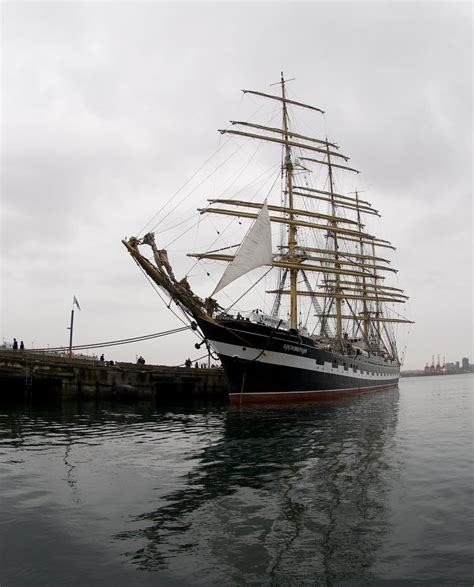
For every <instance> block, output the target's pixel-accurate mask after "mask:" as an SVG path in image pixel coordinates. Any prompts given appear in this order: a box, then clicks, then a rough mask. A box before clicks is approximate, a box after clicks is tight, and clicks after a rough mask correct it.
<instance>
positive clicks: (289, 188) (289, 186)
mask: <svg viewBox="0 0 474 587" xmlns="http://www.w3.org/2000/svg"><path fill="white" fill-rule="evenodd" d="M280 83H281V97H282V100H283V131H284V134H283V137H284V141H285V147H284V151H285V158H284V163H283V168H284V170H285V178H286V192H287V195H288V208H289V212H288V218H289V220H291V221H294V212H293V209H294V202H293V161H292V158H291V147H290V144H289V134H288V131H289V121H288V109H287V106H286V91H285V79H284V77H283V72H282V73H281V81H280ZM296 236H297V228H296V225H295V224H293V222H290V224H289V227H288V253H289V257H290V258H294V257H295V251H296V247H297V245H298V242H297V239H296ZM289 271H290V327H291V328H294V329H297V328H298V294H297V283H298V269H294V268H291V269H290V270H289Z"/></svg>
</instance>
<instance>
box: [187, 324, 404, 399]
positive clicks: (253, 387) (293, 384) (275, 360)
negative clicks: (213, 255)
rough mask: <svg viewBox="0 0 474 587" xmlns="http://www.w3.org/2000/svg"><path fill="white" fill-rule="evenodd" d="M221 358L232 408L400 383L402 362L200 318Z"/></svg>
mask: <svg viewBox="0 0 474 587" xmlns="http://www.w3.org/2000/svg"><path fill="white" fill-rule="evenodd" d="M197 321H198V324H199V326H200V328H201V330H202V331H203V333H204V336H205V337H206V339H207V340H208V342H209V343H210V345H211V346H212V347H213V349H214V350H215V352H216V353H217V354H218V356H219V358H220V360H221V362H222V365H223V367H224V370H225V373H226V377H227V382H228V385H229V397H230V400H231V402H233V403H241V402H270V401H271V402H274V401H306V400H314V399H328V398H334V397H338V396H342V395H352V394H358V393H365V392H369V391H376V390H380V389H387V388H389V387H394V386H396V385H397V384H398V379H399V374H400V367H399V364H398V363H394V362H390V361H384V360H383V359H382V358H380V357H366V356H362V355H358V356H354V355H353V354H352V355H341V354H337V353H334V352H331V351H327V350H323V349H321V348H317V347H315V345H314V343H313V341H312V339H310V338H306V337H302V336H300V335H298V334H297V333H291V332H287V331H277V330H275V329H274V328H270V327H268V326H264V325H260V324H254V323H252V322H249V321H245V320H231V319H229V320H225V321H222V323H219V324H216V323H212V322H209V321H207V320H203V319H200V318H197Z"/></svg>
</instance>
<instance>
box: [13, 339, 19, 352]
mask: <svg viewBox="0 0 474 587" xmlns="http://www.w3.org/2000/svg"><path fill="white" fill-rule="evenodd" d="M13 350H14V351H17V350H18V341H17V339H16V338H14V339H13Z"/></svg>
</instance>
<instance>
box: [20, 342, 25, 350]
mask: <svg viewBox="0 0 474 587" xmlns="http://www.w3.org/2000/svg"><path fill="white" fill-rule="evenodd" d="M24 350H25V345H24V343H23V341H22V340H20V351H24Z"/></svg>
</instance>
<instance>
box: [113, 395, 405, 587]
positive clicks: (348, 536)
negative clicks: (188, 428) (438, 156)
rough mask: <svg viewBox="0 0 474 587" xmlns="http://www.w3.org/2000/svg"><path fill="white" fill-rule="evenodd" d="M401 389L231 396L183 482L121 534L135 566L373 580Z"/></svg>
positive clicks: (227, 576)
mask: <svg viewBox="0 0 474 587" xmlns="http://www.w3.org/2000/svg"><path fill="white" fill-rule="evenodd" d="M398 399H399V393H398V389H392V390H387V391H382V392H380V393H379V394H371V395H364V396H359V397H356V398H350V399H345V400H340V401H337V402H325V403H321V404H308V405H293V406H288V405H274V406H244V407H243V408H242V409H239V408H238V407H231V408H230V409H229V411H228V412H227V416H226V419H225V425H224V429H223V433H222V436H221V437H220V438H218V439H217V440H216V441H215V442H213V443H212V444H210V445H209V446H207V447H206V448H205V449H203V450H202V451H201V453H200V454H199V462H198V464H197V465H196V466H195V467H194V469H192V470H191V472H189V473H188V474H187V475H186V476H185V477H183V479H182V486H181V487H179V488H178V489H176V490H175V491H172V492H170V493H169V494H167V495H166V496H164V497H161V498H157V506H156V507H155V508H154V509H151V510H150V511H147V512H144V513H143V514H141V515H140V516H136V517H134V518H132V519H131V524H132V525H133V526H134V527H135V529H134V530H131V531H128V532H123V533H121V534H120V535H118V536H117V538H121V539H127V540H130V539H135V540H137V541H138V542H139V543H140V545H139V547H137V550H136V551H135V552H131V553H130V555H129V556H130V558H131V560H132V561H133V563H134V564H136V565H137V566H138V567H139V568H141V569H143V570H145V569H146V570H153V569H158V568H161V569H167V570H168V571H170V572H171V573H172V575H173V576H174V577H180V578H181V579H182V580H183V581H185V582H192V583H193V584H201V583H202V584H204V583H211V584H214V583H216V582H221V583H222V584H235V582H237V583H239V582H240V583H242V582H243V583H252V582H257V583H259V582H260V583H261V582H262V581H263V582H267V581H269V580H270V581H271V582H274V583H276V584H317V585H329V584H334V583H338V582H342V583H344V584H345V582H350V581H354V580H357V581H358V584H363V582H364V580H367V581H370V580H371V575H370V567H371V565H372V564H373V562H374V557H375V553H376V551H377V549H378V548H379V546H380V544H381V542H382V541H383V538H384V536H385V533H386V531H387V525H388V511H387V494H388V491H389V487H390V486H391V480H390V478H389V471H390V470H393V469H389V467H388V464H387V463H388V462H389V461H390V453H391V447H392V442H393V436H394V432H395V428H396V425H397V415H398Z"/></svg>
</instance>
